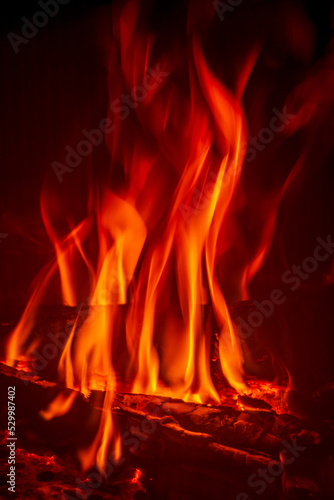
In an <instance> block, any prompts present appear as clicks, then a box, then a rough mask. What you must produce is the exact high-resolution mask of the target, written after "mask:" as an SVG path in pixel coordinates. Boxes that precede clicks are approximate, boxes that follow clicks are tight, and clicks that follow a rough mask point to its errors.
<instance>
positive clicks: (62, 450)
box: [0, 364, 333, 500]
mask: <svg viewBox="0 0 334 500" xmlns="http://www.w3.org/2000/svg"><path fill="white" fill-rule="evenodd" d="M8 385H15V386H16V394H17V395H16V404H17V436H18V438H19V441H18V446H20V447H21V448H24V449H25V450H28V451H29V452H34V453H36V452H37V453H39V454H40V455H43V454H44V453H45V450H52V453H55V454H56V455H57V456H60V457H61V459H64V457H70V458H67V460H69V461H70V463H71V464H72V465H73V467H74V468H75V469H76V470H79V467H78V464H77V463H76V459H75V453H74V452H75V450H78V449H79V448H82V447H85V446H86V445H88V444H89V443H90V442H91V441H92V440H93V438H94V436H95V433H96V430H97V427H98V424H99V420H100V417H101V414H102V410H101V408H102V400H103V394H101V393H92V394H91V396H90V398H85V397H84V396H83V395H82V394H81V393H78V394H77V397H76V399H75V402H74V404H73V407H72V408H71V410H70V411H69V412H68V413H67V414H65V415H64V416H62V417H59V418H55V419H53V420H50V421H47V422H46V421H44V420H43V419H41V417H40V414H39V412H40V410H41V409H45V407H46V406H47V405H48V404H49V403H50V402H51V401H52V400H53V399H54V397H55V396H56V395H58V394H59V393H63V394H69V393H71V391H70V390H69V389H64V388H63V387H60V386H59V385H57V384H55V383H53V382H48V381H45V380H41V379H39V378H38V377H36V376H31V375H29V374H27V373H24V372H19V371H18V370H16V369H14V368H10V367H8V366H6V365H2V364H0V387H1V389H0V390H1V396H2V398H1V400H2V402H6V391H7V387H8ZM110 411H111V412H112V413H113V415H114V416H115V417H116V418H117V421H118V425H119V427H120V431H121V435H122V438H123V437H124V435H126V439H125V440H124V442H123V450H122V457H123V458H124V464H122V465H120V466H119V467H115V471H114V473H113V481H115V479H117V478H118V477H119V474H124V470H131V472H133V470H134V469H135V468H137V467H138V468H140V469H141V470H142V471H143V479H142V483H143V487H145V489H146V490H147V491H149V489H150V488H151V490H152V489H153V490H154V491H153V493H152V496H150V498H157V499H158V498H159V500H160V499H161V498H164V496H163V495H164V493H163V491H165V490H164V488H166V487H167V486H166V484H165V479H164V478H165V476H166V471H169V474H170V477H171V478H172V479H171V480H170V481H171V482H172V484H174V483H175V484H174V486H173V488H175V489H176V490H177V489H178V488H181V489H182V488H183V489H184V491H188V494H189V491H191V495H192V496H189V498H191V499H193V498H194V499H195V498H204V497H205V495H208V496H207V498H211V499H213V500H216V498H217V500H218V499H221V498H222V494H223V493H224V494H226V498H230V496H229V495H232V496H231V498H234V499H235V498H236V497H237V495H238V494H239V493H240V492H242V491H248V490H249V486H248V478H249V477H250V474H252V473H254V472H256V471H258V470H259V469H263V468H264V469H267V468H268V467H269V466H270V464H271V463H272V460H279V451H280V449H281V448H282V443H283V442H284V440H288V441H291V439H294V438H296V437H297V439H298V444H299V445H300V446H301V445H306V446H307V448H308V450H311V452H312V453H314V450H316V449H317V450H319V449H320V447H321V446H322V445H323V444H324V443H326V445H327V446H329V445H332V443H333V426H332V424H331V423H324V422H322V423H321V422H316V421H313V422H312V421H309V422H307V421H301V420H300V419H298V418H296V417H293V416H291V415H277V414H275V412H272V411H258V410H254V411H240V410H236V409H235V408H231V407H227V406H219V407H218V406H217V407H212V406H206V405H200V404H195V403H185V402H183V401H180V400H173V399H172V398H164V397H156V396H148V395H139V394H119V393H117V394H115V398H114V401H113V405H112V408H111V409H110ZM1 427H2V428H5V427H6V405H5V404H3V405H2V408H1ZM129 438H130V439H129ZM133 440H135V441H133ZM129 441H131V444H129ZM285 477H286V475H285ZM168 484H169V483H168ZM204 484H205V491H203V488H204V486H203V485H204ZM217 485H218V486H217ZM199 491H201V493H200V494H199V493H198V492H199ZM280 491H281V478H280V477H279V478H278V479H277V481H275V483H274V484H273V485H272V486H271V487H270V488H269V487H268V491H267V492H266V493H265V495H264V496H263V498H270V499H274V498H279V494H280ZM208 492H210V493H209V494H208ZM251 493H252V494H253V495H254V490H253V491H251V492H250V494H251ZM143 494H144V493H143ZM197 494H198V496H197ZM233 495H234V496H233ZM101 497H102V498H103V496H101ZM166 498H168V497H166ZM175 498H178V497H176V496H175ZM180 498H182V497H180ZM250 498H252V496H250Z"/></svg>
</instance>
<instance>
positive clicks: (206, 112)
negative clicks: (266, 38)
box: [7, 0, 312, 482]
mask: <svg viewBox="0 0 334 500" xmlns="http://www.w3.org/2000/svg"><path fill="white" fill-rule="evenodd" d="M141 7H142V6H141V2H139V1H137V0H135V1H130V2H128V3H127V5H126V6H125V7H124V9H123V10H122V11H115V13H116V15H115V18H114V21H113V22H114V26H113V29H114V33H113V39H112V41H109V43H110V53H109V57H110V64H109V100H110V106H109V111H108V116H109V117H110V119H111V120H112V121H113V125H114V127H115V129H114V132H113V134H112V136H108V137H107V136H106V137H105V139H106V140H105V142H106V145H107V147H108V149H109V152H110V165H109V168H107V169H105V172H104V176H103V178H102V180H101V178H99V179H95V177H94V173H93V172H92V173H91V176H92V177H91V179H89V180H90V185H89V193H88V196H87V200H86V206H85V210H84V211H83V212H84V213H83V215H82V217H81V218H80V217H77V216H74V215H73V214H71V213H69V212H70V211H67V209H66V207H64V206H63V204H62V202H63V200H62V197H61V196H60V195H59V192H58V193H57V190H56V189H54V188H50V185H49V183H48V182H45V184H44V186H43V190H42V195H41V214H42V218H43V222H44V225H45V229H46V232H47V234H48V236H49V239H50V241H51V243H52V245H53V250H54V258H53V259H52V261H51V262H50V263H49V264H48V265H47V266H45V268H44V269H43V270H42V271H41V272H40V275H39V276H38V278H37V280H36V283H35V289H34V291H33V293H32V296H31V298H30V301H29V303H28V305H27V307H26V309H25V311H24V313H23V315H22V318H21V320H20V322H19V323H18V325H17V327H16V328H15V330H14V331H13V332H12V335H11V338H10V340H9V343H8V348H7V363H8V364H11V365H14V364H15V363H16V362H21V363H25V362H26V361H27V360H29V356H30V354H31V352H32V351H33V349H35V348H36V347H37V345H38V342H39V341H42V339H39V340H36V339H34V337H33V331H34V326H35V318H36V316H37V314H38V310H39V307H40V306H41V305H42V304H43V302H44V300H45V296H46V295H47V292H48V290H49V289H50V288H52V287H54V286H55V285H54V284H55V283H57V286H58V288H57V290H58V292H59V297H60V300H61V303H62V304H66V305H69V306H73V307H77V311H78V317H77V320H76V322H75V324H74V325H73V328H72V331H71V333H70V334H69V336H68V339H67V343H66V345H65V347H64V349H63V352H62V354H61V357H60V360H59V367H58V368H59V379H60V381H61V382H62V383H63V384H64V385H65V386H66V387H67V388H69V389H72V390H73V391H74V392H72V393H70V394H69V396H68V397H64V396H59V397H58V398H56V399H55V400H54V401H53V402H52V403H51V404H50V406H49V408H47V409H46V410H45V411H44V412H42V416H43V417H44V418H45V419H46V420H48V419H51V418H54V417H59V416H61V415H63V414H64V413H66V412H67V411H69V409H70V408H71V406H72V405H73V403H74V401H75V397H76V394H77V392H76V391H80V392H81V393H83V394H84V395H85V396H86V397H89V395H90V394H91V392H92V391H102V392H103V393H104V402H103V408H102V409H101V420H100V424H99V427H98V431H97V434H96V437H95V439H94V440H93V442H92V443H91V446H90V447H89V448H88V449H85V450H81V451H80V452H79V457H80V460H81V463H82V466H83V468H84V469H86V470H87V469H88V468H89V467H90V466H91V465H92V464H94V462H96V463H97V465H98V467H99V468H100V469H101V470H103V467H104V464H105V463H106V461H107V458H108V454H109V452H110V449H113V450H114V454H115V457H116V459H118V458H120V456H121V438H120V435H119V431H118V429H117V423H116V421H115V418H114V416H113V413H112V407H113V399H114V392H115V391H116V389H118V386H117V381H116V379H117V375H119V374H117V373H116V369H115V358H116V357H117V356H118V353H117V352H115V349H114V346H115V342H116V340H117V339H119V338H120V337H121V338H122V339H124V344H125V343H126V346H127V350H128V353H127V355H128V359H127V360H126V361H127V372H126V373H121V374H120V376H121V377H127V378H129V379H131V380H132V381H133V384H132V391H133V392H135V393H143V394H160V395H168V396H172V397H175V398H182V399H184V400H185V401H195V402H199V403H205V404H212V403H214V404H219V403H220V396H219V394H218V391H217V389H216V387H215V384H214V381H213V380H212V374H211V363H210V348H211V337H212V336H213V335H214V334H218V339H219V357H220V364H221V370H222V372H223V374H224V376H225V378H226V380H227V381H228V383H229V385H230V386H231V387H233V388H234V389H235V390H236V391H237V392H238V393H239V394H253V392H254V393H256V396H258V395H259V394H258V393H259V392H261V391H260V389H259V390H258V387H257V390H255V389H254V387H249V384H247V382H246V377H245V373H244V361H245V359H244V356H245V353H244V350H243V348H242V345H241V344H240V342H239V341H238V336H237V333H236V326H235V325H234V323H233V321H232V318H231V315H230V311H229V307H228V304H229V301H228V297H227V294H226V281H228V279H229V276H227V274H228V273H227V272H225V273H219V269H220V266H221V264H222V261H224V262H223V263H224V265H225V267H224V269H225V270H226V267H227V265H226V262H228V257H229V256H230V255H231V253H233V252H234V251H235V253H236V254H238V256H239V254H243V255H242V256H241V258H240V265H239V270H238V273H236V275H237V277H236V278H235V282H236V284H235V289H236V290H237V292H236V295H237V296H238V299H243V300H244V299H246V298H248V289H249V284H250V281H251V280H252V278H253V277H254V276H255V275H256V273H257V272H258V271H259V270H260V269H261V267H262V266H263V264H264V262H265V260H266V257H267V255H268V252H269V250H270V247H271V242H272V239H273V235H274V231H275V227H276V220H277V216H278V211H279V207H280V204H281V201H282V199H283V197H284V196H285V193H286V192H287V190H288V188H289V187H290V186H291V184H292V183H293V181H294V179H295V178H296V176H297V175H298V173H299V171H300V169H301V168H302V166H303V161H304V157H301V158H300V159H299V160H298V161H297V162H296V164H295V165H294V167H293V168H292V170H291V172H290V174H289V175H288V176H287V177H286V178H285V179H284V181H283V182H282V183H281V185H280V186H279V189H278V190H276V192H275V193H274V194H275V195H272V196H271V197H270V200H269V201H268V200H267V199H266V200H265V201H266V203H265V202H264V203H263V206H261V208H265V209H266V210H263V213H262V214H261V215H262V216H261V219H260V222H259V230H258V232H257V237H256V238H255V243H254V242H252V244H250V245H249V248H248V242H246V241H243V240H242V238H240V239H238V231H239V229H238V227H237V224H235V226H234V225H233V221H235V220H236V219H237V216H238V214H239V213H240V212H241V211H242V210H243V209H244V207H245V199H246V194H245V187H244V184H243V183H242V182H241V178H242V175H243V169H244V157H245V152H246V150H245V147H244V144H245V143H247V129H248V126H247V120H246V118H245V113H244V110H243V101H242V99H243V92H244V90H245V88H246V86H247V81H248V78H249V77H250V75H251V73H252V69H253V67H254V64H255V63H256V60H257V57H258V55H259V52H260V48H259V47H256V48H253V49H252V50H250V53H249V55H248V56H247V57H246V58H245V59H246V60H245V63H244V66H243V67H241V68H240V71H239V73H238V75H237V78H236V80H237V81H236V84H235V87H234V89H233V90H232V89H231V88H230V87H228V86H227V84H226V83H224V79H223V78H218V76H217V74H216V73H215V72H214V70H213V68H212V66H211V64H210V62H209V60H208V57H207V55H206V52H205V49H204V47H203V46H202V45H201V42H200V39H199V37H198V36H196V33H193V34H192V35H191V36H189V39H188V40H187V45H186V49H184V50H182V51H180V52H179V53H178V52H177V51H176V50H175V49H171V54H170V56H168V55H166V54H163V55H161V56H160V57H159V56H158V55H157V53H158V52H156V51H155V45H154V44H155V37H156V35H153V34H152V33H150V32H149V31H148V30H147V26H143V25H142V24H141V23H142V22H143V21H142V20H140V16H139V13H140V9H141ZM180 82H182V83H180ZM135 89H137V90H135ZM138 89H139V90H138ZM142 89H143V90H142ZM131 91H132V92H131ZM129 92H131V94H129ZM131 96H132V97H131ZM142 96H145V98H142ZM115 110H116V111H115ZM117 110H118V111H117ZM120 111H122V117H121V116H120V114H119V112H120ZM308 111H309V112H310V113H311V112H312V110H310V109H309V110H308ZM117 113H118V114H117ZM299 118H300V119H301V120H302V121H301V123H303V120H304V121H306V110H303V112H302V113H301V117H299ZM296 126H297V125H296V124H292V125H291V126H290V129H287V130H288V132H289V130H290V132H291V131H292V130H293V128H294V127H296ZM71 201H72V200H71ZM76 215H77V214H76ZM243 250H244V252H243ZM224 259H225V260H224ZM221 274H223V276H221ZM82 304H88V305H89V311H88V313H87V315H86V317H85V318H84V321H83V322H82V321H81V322H80V321H79V320H80V319H82V314H81V312H82ZM207 306H209V307H210V308H211V309H212V311H213V314H212V316H213V317H214V321H212V322H211V319H210V317H208V316H207V314H206V307H207ZM123 315H124V316H125V317H124V324H125V326H124V324H123V323H122V321H121V318H123ZM81 323H82V324H81ZM36 342H37V343H36ZM262 389H263V390H264V386H263V387H262ZM241 406H242V407H243V405H241ZM139 477H140V471H136V476H135V478H134V480H133V482H136V481H137V480H138V478H139Z"/></svg>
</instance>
